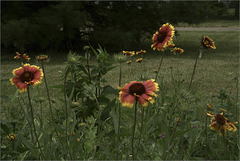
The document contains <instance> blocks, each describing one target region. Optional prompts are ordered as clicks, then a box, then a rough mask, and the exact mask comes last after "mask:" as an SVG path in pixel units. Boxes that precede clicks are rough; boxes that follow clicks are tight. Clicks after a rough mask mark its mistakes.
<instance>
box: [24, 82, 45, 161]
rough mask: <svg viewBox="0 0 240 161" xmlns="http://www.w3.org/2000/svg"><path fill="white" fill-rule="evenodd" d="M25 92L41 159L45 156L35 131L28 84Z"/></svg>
mask: <svg viewBox="0 0 240 161" xmlns="http://www.w3.org/2000/svg"><path fill="white" fill-rule="evenodd" d="M27 93H28V101H29V106H30V109H31V117H32V125H33V131H34V134H35V137H36V140H37V144H38V147H39V150H40V153H41V155H42V157H43V159H44V158H45V157H44V155H43V152H42V149H41V146H40V143H39V140H38V136H37V131H36V127H35V123H34V117H33V107H32V103H31V98H30V92H29V86H28V88H27Z"/></svg>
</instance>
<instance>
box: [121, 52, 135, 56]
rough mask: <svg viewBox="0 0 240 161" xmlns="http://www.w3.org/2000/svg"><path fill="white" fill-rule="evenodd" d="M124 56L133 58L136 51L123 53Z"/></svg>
mask: <svg viewBox="0 0 240 161" xmlns="http://www.w3.org/2000/svg"><path fill="white" fill-rule="evenodd" d="M123 54H125V55H129V56H133V55H135V51H123Z"/></svg>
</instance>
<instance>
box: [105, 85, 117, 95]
mask: <svg viewBox="0 0 240 161" xmlns="http://www.w3.org/2000/svg"><path fill="white" fill-rule="evenodd" d="M102 94H103V95H118V90H117V89H114V88H113V87H112V86H110V85H107V86H105V87H103V91H102Z"/></svg>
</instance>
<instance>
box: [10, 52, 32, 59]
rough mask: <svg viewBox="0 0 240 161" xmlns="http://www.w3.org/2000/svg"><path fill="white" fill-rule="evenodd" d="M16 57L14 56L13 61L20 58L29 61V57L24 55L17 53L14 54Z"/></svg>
mask: <svg viewBox="0 0 240 161" xmlns="http://www.w3.org/2000/svg"><path fill="white" fill-rule="evenodd" d="M16 54H17V55H16V56H14V59H20V58H23V59H25V60H26V61H29V60H30V59H31V58H29V56H27V55H26V54H22V55H21V54H20V53H19V52H16Z"/></svg>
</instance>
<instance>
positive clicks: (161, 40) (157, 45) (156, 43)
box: [151, 23, 175, 51]
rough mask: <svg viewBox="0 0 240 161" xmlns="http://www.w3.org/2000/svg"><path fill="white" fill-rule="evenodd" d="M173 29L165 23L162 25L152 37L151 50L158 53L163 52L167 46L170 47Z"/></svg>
mask: <svg viewBox="0 0 240 161" xmlns="http://www.w3.org/2000/svg"><path fill="white" fill-rule="evenodd" d="M174 33H175V31H174V27H173V26H172V25H171V24H169V23H166V24H164V25H162V27H161V28H160V29H159V31H157V32H156V33H155V34H154V35H153V37H152V40H153V44H152V45H151V47H152V48H153V50H155V49H157V50H158V51H160V50H161V51H163V50H164V49H165V48H166V47H167V45H170V44H172V43H170V42H172V37H173V36H174Z"/></svg>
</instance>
